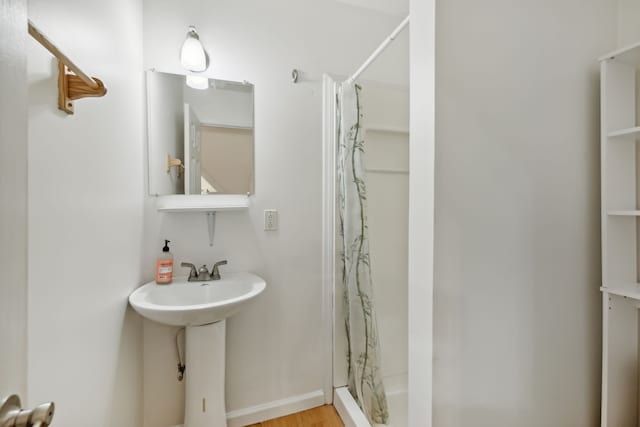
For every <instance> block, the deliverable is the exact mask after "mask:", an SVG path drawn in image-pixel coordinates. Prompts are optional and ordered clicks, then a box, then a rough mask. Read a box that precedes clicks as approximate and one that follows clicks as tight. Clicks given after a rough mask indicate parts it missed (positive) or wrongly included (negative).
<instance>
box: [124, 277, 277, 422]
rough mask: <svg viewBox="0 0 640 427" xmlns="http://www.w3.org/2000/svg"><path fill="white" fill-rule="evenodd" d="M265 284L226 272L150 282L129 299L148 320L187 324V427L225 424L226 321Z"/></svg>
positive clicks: (176, 324)
mask: <svg viewBox="0 0 640 427" xmlns="http://www.w3.org/2000/svg"><path fill="white" fill-rule="evenodd" d="M265 287H266V283H265V281H264V280H262V279H261V278H260V277H258V276H256V275H253V274H250V273H226V274H224V275H223V277H222V279H220V280H211V281H206V282H188V281H187V278H186V277H183V278H177V279H174V281H173V282H172V283H171V284H169V285H157V284H156V283H155V282H149V283H147V284H145V285H144V286H141V287H139V288H138V289H136V290H135V291H134V292H133V293H132V294H131V295H130V296H129V303H130V304H131V306H132V307H133V308H134V310H136V311H137V312H138V313H140V314H141V315H142V316H144V317H146V318H147V319H150V320H154V321H156V322H159V323H162V324H165V325H172V326H185V327H186V334H185V337H186V339H185V343H186V349H185V353H186V363H185V364H186V384H185V423H184V425H185V427H212V426H216V427H217V426H221V427H222V426H226V425H227V421H226V410H225V398H224V372H225V319H226V318H227V317H229V316H232V315H234V314H235V313H237V312H238V311H239V310H241V309H242V308H243V306H244V305H246V304H247V302H249V301H251V300H252V299H253V298H255V297H256V296H258V295H259V294H260V293H262V291H264V289H265Z"/></svg>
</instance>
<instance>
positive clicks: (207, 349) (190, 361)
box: [184, 320, 227, 427]
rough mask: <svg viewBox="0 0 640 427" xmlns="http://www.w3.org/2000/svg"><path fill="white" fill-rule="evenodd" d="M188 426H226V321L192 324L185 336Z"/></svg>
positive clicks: (186, 425)
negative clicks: (199, 324)
mask: <svg viewBox="0 0 640 427" xmlns="http://www.w3.org/2000/svg"><path fill="white" fill-rule="evenodd" d="M185 344H186V345H185V353H186V360H185V362H186V363H185V364H186V376H185V378H186V382H185V404H184V412H185V414H184V415H185V416H184V426H185V427H225V426H226V425H227V416H226V408H225V399H224V370H225V359H224V358H225V321H224V320H222V321H220V322H216V323H211V324H209V325H204V326H188V327H187V328H186V336H185Z"/></svg>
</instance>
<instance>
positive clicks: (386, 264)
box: [333, 55, 409, 421]
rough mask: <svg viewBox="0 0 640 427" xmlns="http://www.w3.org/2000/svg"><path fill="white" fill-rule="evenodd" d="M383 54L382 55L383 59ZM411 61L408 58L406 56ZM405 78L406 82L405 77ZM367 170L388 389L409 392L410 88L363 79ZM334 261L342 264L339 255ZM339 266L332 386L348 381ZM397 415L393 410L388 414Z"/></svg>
mask: <svg viewBox="0 0 640 427" xmlns="http://www.w3.org/2000/svg"><path fill="white" fill-rule="evenodd" d="M381 59H382V58H381ZM404 60H405V61H406V62H408V61H409V57H408V55H407V57H406V58H405V59H404ZM405 83H407V82H405ZM361 86H362V92H361V98H360V99H361V108H362V113H363V119H362V120H363V127H364V131H365V133H364V139H365V141H366V143H367V147H368V148H367V151H366V155H365V163H366V165H365V166H366V173H367V176H366V178H367V204H368V205H367V206H368V219H369V240H370V251H371V280H372V284H373V294H374V298H375V304H376V315H377V325H378V333H379V339H380V354H381V365H382V375H383V379H384V385H385V390H386V392H387V393H390V392H391V393H393V392H403V391H404V392H406V391H407V369H408V367H407V360H408V355H407V351H408V339H407V333H408V325H407V321H408V317H407V308H408V307H407V306H408V295H407V291H408V284H407V259H408V254H407V248H408V219H409V218H408V210H409V200H408V197H409V88H408V87H407V86H406V85H389V84H379V83H372V82H363V83H362V82H361ZM336 262H337V263H338V264H337V265H338V267H339V266H340V260H339V257H338V258H337V260H336ZM340 275H341V272H340V268H338V269H337V276H336V292H335V295H334V304H335V313H336V325H337V327H336V329H335V332H334V333H335V335H336V337H335V338H334V339H335V345H336V348H335V350H334V351H335V354H334V365H335V366H334V368H335V369H334V379H333V381H334V385H335V386H341V385H342V386H346V385H347V360H346V353H347V337H346V331H345V329H344V327H343V325H344V316H343V310H344V307H343V294H344V289H343V286H342V281H341V277H340ZM390 416H391V419H392V421H393V420H396V416H395V414H394V413H391V414H390Z"/></svg>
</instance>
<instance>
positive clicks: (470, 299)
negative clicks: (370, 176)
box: [434, 0, 637, 427]
mask: <svg viewBox="0 0 640 427" xmlns="http://www.w3.org/2000/svg"><path fill="white" fill-rule="evenodd" d="M437 21H438V27H437V34H438V37H437V57H436V61H437V63H436V64H437V87H438V92H437V103H436V106H437V121H436V136H437V138H436V140H437V147H436V264H435V266H436V270H435V362H434V363H435V365H434V373H435V377H434V406H435V407H434V424H435V425H438V426H439V427H453V426H470V425H473V426H492V427H500V426H515V425H517V426H520V427H526V426H567V427H568V426H596V425H599V412H600V411H599V408H600V351H601V341H600V340H601V325H600V319H601V296H600V292H599V290H598V288H599V286H600V277H601V276H600V218H599V214H600V194H599V193H600V191H599V189H600V185H599V183H600V181H599V173H600V170H599V169H600V168H599V73H598V64H597V60H596V58H597V57H599V56H600V55H602V54H603V53H606V52H607V51H610V50H612V49H613V48H615V44H616V31H617V28H616V21H617V10H616V4H615V3H614V2H611V1H609V0H588V1H584V0H580V1H578V0H565V1H560V2H559V1H557V0H544V1H529V2H526V4H523V3H522V2H519V3H518V4H517V5H516V4H515V3H512V2H505V1H500V0H491V1H488V2H475V1H468V0H448V1H441V2H439V3H438V15H437ZM636 25H637V23H636Z"/></svg>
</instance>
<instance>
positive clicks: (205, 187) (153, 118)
mask: <svg viewBox="0 0 640 427" xmlns="http://www.w3.org/2000/svg"><path fill="white" fill-rule="evenodd" d="M253 123H254V107H253V85H252V84H250V83H247V82H234V81H226V80H214V79H209V80H208V84H206V85H204V89H194V88H192V87H190V86H187V84H186V78H185V76H184V75H179V74H169V73H162V72H159V71H155V70H151V71H147V126H148V128H147V138H148V154H149V193H150V194H151V195H158V196H164V195H169V194H198V195H208V194H253V192H254V173H253V171H254V132H253Z"/></svg>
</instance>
